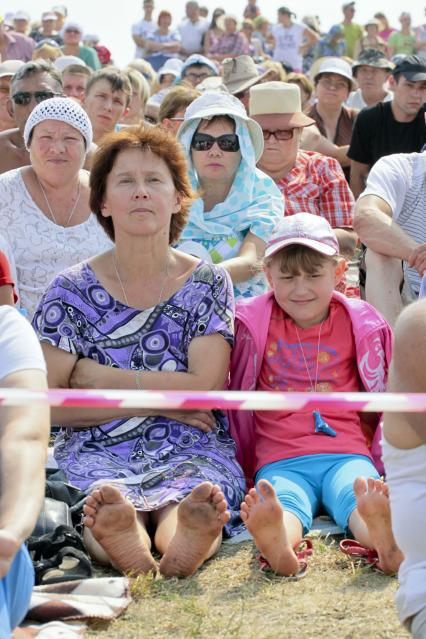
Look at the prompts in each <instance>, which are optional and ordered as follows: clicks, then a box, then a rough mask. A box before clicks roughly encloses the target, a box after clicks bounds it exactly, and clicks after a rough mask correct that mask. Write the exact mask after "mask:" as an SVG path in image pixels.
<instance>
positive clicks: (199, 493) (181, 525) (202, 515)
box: [160, 481, 230, 577]
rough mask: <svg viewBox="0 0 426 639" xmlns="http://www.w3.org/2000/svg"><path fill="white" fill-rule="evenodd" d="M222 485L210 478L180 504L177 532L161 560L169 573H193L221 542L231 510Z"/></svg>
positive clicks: (164, 573) (179, 575)
mask: <svg viewBox="0 0 426 639" xmlns="http://www.w3.org/2000/svg"><path fill="white" fill-rule="evenodd" d="M227 508H228V506H227V503H226V501H225V497H224V494H223V493H222V491H221V490H220V487H219V486H217V485H213V484H211V483H210V482H207V481H206V482H203V483H202V484H199V486H196V487H195V488H194V489H193V490H192V491H191V493H190V494H189V495H187V497H185V499H183V500H182V501H181V502H180V504H179V506H178V513H177V516H178V523H177V528H176V533H175V535H174V537H173V539H172V540H171V542H170V544H169V546H168V548H167V550H166V552H165V553H164V555H163V557H162V559H161V561H160V572H161V573H162V574H163V575H165V576H166V577H187V576H189V575H192V574H193V573H194V572H195V571H196V570H197V568H199V567H200V566H201V564H202V563H204V561H205V560H206V559H208V557H210V556H211V554H212V552H213V550H214V546H215V543H219V539H220V535H221V533H222V528H223V526H224V525H225V524H226V523H227V522H228V521H229V518H230V514H229V512H228V510H227Z"/></svg>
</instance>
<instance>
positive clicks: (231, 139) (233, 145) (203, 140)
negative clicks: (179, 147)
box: [191, 133, 240, 153]
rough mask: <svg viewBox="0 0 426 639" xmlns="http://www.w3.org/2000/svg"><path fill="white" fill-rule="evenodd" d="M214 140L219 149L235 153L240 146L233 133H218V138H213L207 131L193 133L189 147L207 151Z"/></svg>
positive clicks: (236, 136)
mask: <svg viewBox="0 0 426 639" xmlns="http://www.w3.org/2000/svg"><path fill="white" fill-rule="evenodd" d="M215 142H217V145H218V147H219V149H220V150H221V151H226V152H228V151H229V152H231V153H235V152H236V151H238V150H239V148H240V141H239V140H238V135H236V134H235V133H225V135H220V136H219V137H218V138H214V137H213V136H212V135H208V134H207V133H194V137H193V138H192V142H191V147H192V148H193V149H195V151H209V150H210V149H211V148H212V146H213V144H214V143H215Z"/></svg>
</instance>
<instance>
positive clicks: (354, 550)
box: [339, 539, 383, 572]
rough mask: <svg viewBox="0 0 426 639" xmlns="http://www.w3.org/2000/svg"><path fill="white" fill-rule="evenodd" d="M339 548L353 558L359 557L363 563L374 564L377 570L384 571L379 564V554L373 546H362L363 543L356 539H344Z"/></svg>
mask: <svg viewBox="0 0 426 639" xmlns="http://www.w3.org/2000/svg"><path fill="white" fill-rule="evenodd" d="M339 548H340V551H341V552H342V553H343V554H345V555H347V556H348V557H351V558H352V559H358V560H360V561H361V562H362V563H363V564H366V565H368V566H372V567H373V568H375V569H376V570H380V571H381V572H383V571H382V570H381V568H380V566H378V565H377V563H378V561H379V555H378V554H377V552H376V551H375V550H373V549H372V548H367V547H366V546H362V544H360V543H359V542H358V541H356V540H355V539H342V541H341V542H340V544H339Z"/></svg>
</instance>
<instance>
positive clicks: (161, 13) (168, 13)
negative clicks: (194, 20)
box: [157, 10, 173, 26]
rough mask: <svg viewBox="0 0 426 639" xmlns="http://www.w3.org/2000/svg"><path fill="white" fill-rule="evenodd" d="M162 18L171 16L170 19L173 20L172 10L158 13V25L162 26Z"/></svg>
mask: <svg viewBox="0 0 426 639" xmlns="http://www.w3.org/2000/svg"><path fill="white" fill-rule="evenodd" d="M161 18H170V20H173V16H172V14H171V13H170V11H164V10H163V11H160V13H159V14H158V18H157V24H158V26H160V20H161Z"/></svg>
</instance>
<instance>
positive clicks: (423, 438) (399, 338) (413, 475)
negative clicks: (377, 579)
mask: <svg viewBox="0 0 426 639" xmlns="http://www.w3.org/2000/svg"><path fill="white" fill-rule="evenodd" d="M425 330H426V301H425V300H421V301H419V302H416V303H415V304H412V305H411V306H409V307H408V308H407V309H405V310H404V311H403V312H402V314H401V316H400V317H399V318H398V321H397V323H396V326H395V343H394V349H393V357H392V366H391V369H390V373H389V382H388V390H389V391H390V392H396V393H413V392H414V393H425V392H426V383H425V369H424V362H425V358H426V350H425V342H424V335H425ZM425 444H426V431H425V423H424V416H423V414H421V413H385V418H384V424H383V437H382V446H383V461H384V464H385V470H386V481H387V483H388V485H389V498H390V507H391V513H392V528H393V531H394V535H395V539H396V542H397V544H398V546H399V547H400V548H401V551H402V552H403V554H404V561H403V562H402V564H401V566H400V568H399V573H398V579H399V590H398V591H397V593H396V607H397V610H398V614H399V618H400V619H401V623H402V624H403V625H404V626H405V628H406V629H407V630H408V631H409V632H410V633H411V636H412V637H413V639H422V638H423V637H424V636H425V635H426V606H425V601H426V575H425V566H426V558H425V549H424V541H423V537H421V536H420V537H419V536H418V535H417V534H416V533H417V531H419V530H424V526H425V512H426V510H425V495H426V490H425V489H426V485H425V484H426V472H425V471H426V468H425V459H426V458H425Z"/></svg>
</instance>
